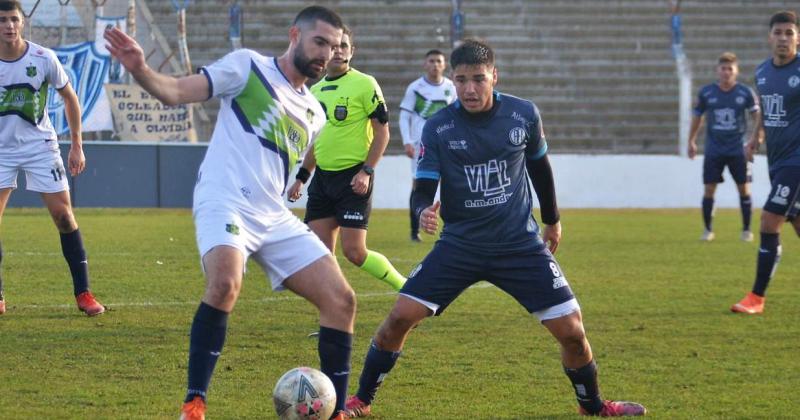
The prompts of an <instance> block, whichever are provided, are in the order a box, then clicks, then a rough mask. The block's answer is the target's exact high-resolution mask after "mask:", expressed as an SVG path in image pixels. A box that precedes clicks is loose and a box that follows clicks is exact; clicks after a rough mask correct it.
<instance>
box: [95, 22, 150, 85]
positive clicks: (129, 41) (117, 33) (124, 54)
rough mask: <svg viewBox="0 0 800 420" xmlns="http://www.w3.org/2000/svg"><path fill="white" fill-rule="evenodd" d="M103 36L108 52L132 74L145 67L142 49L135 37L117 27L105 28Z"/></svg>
mask: <svg viewBox="0 0 800 420" xmlns="http://www.w3.org/2000/svg"><path fill="white" fill-rule="evenodd" d="M103 38H104V39H105V40H106V42H107V44H106V49H108V52H109V53H111V55H112V56H113V57H114V58H116V59H117V60H119V62H120V64H122V65H123V66H124V67H125V68H126V69H127V70H128V71H130V72H131V73H132V74H134V75H135V74H136V73H138V72H139V71H141V70H142V69H144V68H145V66H146V64H145V59H144V51H142V47H141V46H139V43H137V42H136V40H135V39H133V38H131V37H129V36H128V35H127V34H125V33H124V32H122V31H121V30H119V29H118V28H111V29H106V30H105V32H104V33H103Z"/></svg>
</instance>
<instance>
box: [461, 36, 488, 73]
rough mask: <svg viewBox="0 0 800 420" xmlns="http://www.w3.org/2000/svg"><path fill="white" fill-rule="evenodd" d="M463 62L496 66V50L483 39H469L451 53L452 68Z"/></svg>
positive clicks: (471, 64)
mask: <svg viewBox="0 0 800 420" xmlns="http://www.w3.org/2000/svg"><path fill="white" fill-rule="evenodd" d="M462 64H466V65H468V66H473V65H480V64H485V65H487V66H489V67H494V51H493V50H492V47H490V46H489V44H487V43H485V42H483V41H478V40H477V39H467V40H465V41H464V42H463V43H461V45H459V46H458V47H456V49H454V50H453V52H452V53H451V54H450V68H452V69H455V68H456V67H457V66H460V65H462Z"/></svg>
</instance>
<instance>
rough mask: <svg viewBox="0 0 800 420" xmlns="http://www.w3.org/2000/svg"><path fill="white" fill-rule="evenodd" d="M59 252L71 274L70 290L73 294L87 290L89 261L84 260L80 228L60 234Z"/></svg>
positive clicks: (84, 252)
mask: <svg viewBox="0 0 800 420" xmlns="http://www.w3.org/2000/svg"><path fill="white" fill-rule="evenodd" d="M61 252H62V253H63V254H64V259H65V260H67V265H69V272H70V273H71V274H72V291H73V292H74V293H75V296H78V295H79V294H81V293H83V292H85V291H87V290H89V262H88V261H87V260H86V250H85V249H83V239H82V238H81V231H80V229H75V231H74V232H70V233H62V234H61Z"/></svg>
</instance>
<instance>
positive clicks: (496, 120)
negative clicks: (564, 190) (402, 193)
mask: <svg viewBox="0 0 800 420" xmlns="http://www.w3.org/2000/svg"><path fill="white" fill-rule="evenodd" d="M494 95H495V106H494V107H493V108H492V110H491V111H490V112H489V113H488V115H481V116H478V117H476V116H474V115H470V114H468V113H467V112H466V111H465V110H464V109H463V108H462V107H461V104H460V102H459V101H456V102H454V103H452V104H450V105H448V106H447V107H446V108H444V109H442V110H441V111H439V112H437V113H436V114H435V115H433V116H432V117H431V118H429V119H428V121H427V122H426V123H425V126H424V128H423V130H422V148H421V150H420V158H419V167H418V169H417V175H416V176H417V178H418V179H432V180H439V181H440V185H441V187H440V189H441V190H440V195H441V200H442V207H441V215H442V219H443V220H444V228H443V231H442V235H441V240H442V241H447V242H453V243H456V244H458V245H460V246H465V247H468V248H474V249H483V250H487V251H491V250H495V251H497V250H516V249H531V247H532V246H533V247H535V248H541V247H542V246H544V245H543V243H542V240H541V238H540V237H539V227H538V225H537V224H536V220H534V218H533V212H532V211H533V196H532V187H531V186H530V182H529V179H528V173H527V171H526V167H525V162H526V160H529V159H539V158H541V157H542V156H544V154H545V153H546V152H547V143H546V142H545V138H544V134H543V130H542V122H541V118H540V116H539V110H538V109H537V108H536V106H535V105H534V104H533V103H532V102H530V101H527V100H523V99H520V98H516V97H514V96H510V95H506V94H500V93H497V92H495V94H494Z"/></svg>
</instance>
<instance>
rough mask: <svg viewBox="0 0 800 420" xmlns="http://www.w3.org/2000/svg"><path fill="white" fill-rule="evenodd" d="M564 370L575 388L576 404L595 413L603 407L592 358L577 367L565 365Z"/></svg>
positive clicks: (595, 366) (595, 367) (595, 365)
mask: <svg viewBox="0 0 800 420" xmlns="http://www.w3.org/2000/svg"><path fill="white" fill-rule="evenodd" d="M564 372H565V373H566V374H567V377H568V378H569V380H570V381H571V382H572V387H573V388H575V396H576V397H577V399H578V404H580V406H581V407H583V409H584V410H586V411H588V412H589V413H590V414H597V413H599V412H600V410H602V409H603V400H602V399H601V398H600V386H599V385H598V384H597V364H596V363H595V362H594V360H592V361H591V362H589V363H588V364H587V365H586V366H584V367H581V368H578V369H570V368H567V367H565V368H564Z"/></svg>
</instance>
